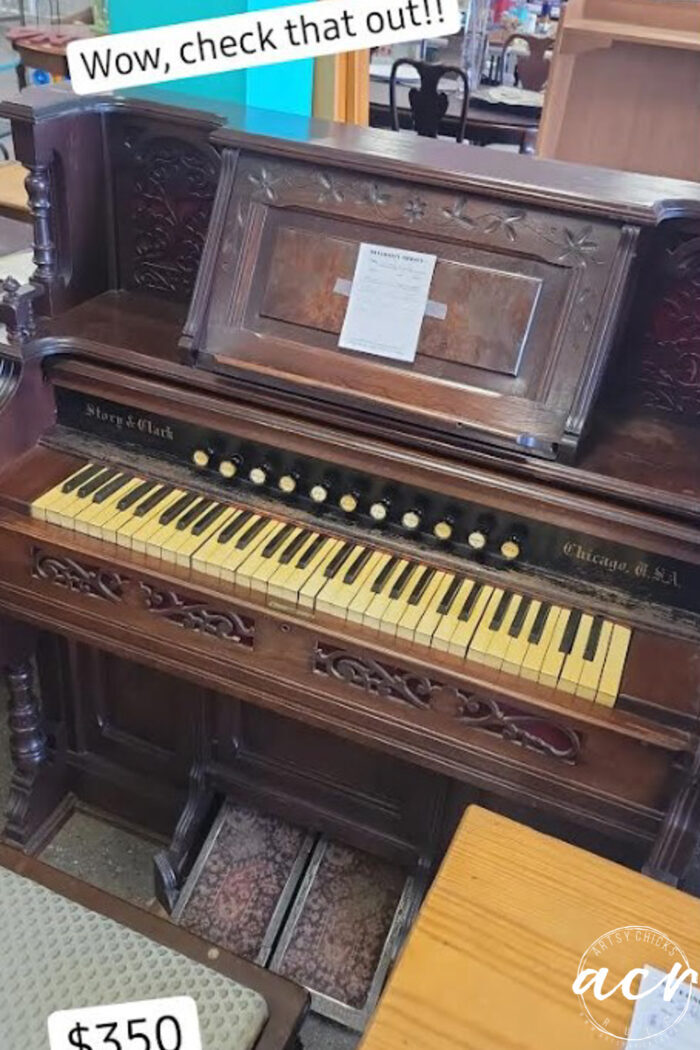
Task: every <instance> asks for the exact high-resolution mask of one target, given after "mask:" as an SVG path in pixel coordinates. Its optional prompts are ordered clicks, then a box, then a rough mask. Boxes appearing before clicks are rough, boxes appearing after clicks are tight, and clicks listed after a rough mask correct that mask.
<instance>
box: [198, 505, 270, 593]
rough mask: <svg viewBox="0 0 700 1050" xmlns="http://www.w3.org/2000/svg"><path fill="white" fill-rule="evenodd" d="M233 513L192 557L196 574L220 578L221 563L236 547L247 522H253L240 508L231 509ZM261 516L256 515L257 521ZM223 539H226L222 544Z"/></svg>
mask: <svg viewBox="0 0 700 1050" xmlns="http://www.w3.org/2000/svg"><path fill="white" fill-rule="evenodd" d="M231 510H232V513H231V514H230V516H229V517H228V518H227V519H226V521H225V522H224V523H223V524H222V526H221V528H220V529H218V530H217V531H216V532H215V533H214V535H213V536H210V537H209V539H208V540H206V541H205V542H204V543H203V544H202V546H201V547H200V548H199V549H198V550H197V551H196V552H195V553H194V554H193V555H192V560H191V567H192V568H193V569H194V570H195V571H196V572H205V573H207V575H208V576H216V577H218V576H219V574H220V572H221V563H222V562H223V561H224V559H225V558H226V556H227V554H228V553H229V551H230V550H231V549H232V547H233V546H235V543H236V540H237V539H238V538H239V536H240V532H241V531H242V530H243V528H244V527H245V524H246V522H250V521H252V520H253V518H252V516H250V517H246V513H245V511H243V510H241V509H240V508H231ZM257 517H259V515H256V520H257ZM221 537H228V538H226V541H225V542H222V540H221Z"/></svg>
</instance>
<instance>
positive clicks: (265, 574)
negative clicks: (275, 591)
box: [250, 525, 303, 594]
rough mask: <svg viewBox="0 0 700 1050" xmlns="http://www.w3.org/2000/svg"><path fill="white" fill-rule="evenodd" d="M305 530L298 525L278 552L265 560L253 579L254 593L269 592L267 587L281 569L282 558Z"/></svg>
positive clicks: (251, 583)
mask: <svg viewBox="0 0 700 1050" xmlns="http://www.w3.org/2000/svg"><path fill="white" fill-rule="evenodd" d="M302 532H303V529H302V528H300V527H299V526H298V525H296V526H294V527H293V528H292V529H291V531H290V532H289V533H288V534H287V535H286V536H285V537H284V539H283V540H282V542H281V543H280V544H279V546H278V547H277V550H276V551H275V552H274V554H272V555H271V556H270V557H269V558H265V559H264V560H263V562H262V564H261V565H260V568H259V569H258V571H257V573H256V574H255V576H253V577H251V581H250V588H251V590H253V591H257V592H258V593H262V594H264V593H265V592H266V591H267V585H268V583H269V581H270V579H271V578H272V577H273V576H274V574H275V573H276V572H277V570H278V569H279V567H280V558H281V557H282V555H283V554H284V552H285V551H286V550H287V549H288V548H289V547H290V546H291V545H292V544H293V543H294V541H295V540H296V539H297V537H298V536H300V535H301V533H302Z"/></svg>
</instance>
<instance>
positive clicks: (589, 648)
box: [583, 616, 605, 660]
mask: <svg viewBox="0 0 700 1050" xmlns="http://www.w3.org/2000/svg"><path fill="white" fill-rule="evenodd" d="M604 622H605V621H604V619H603V617H602V616H594V617H593V623H592V624H591V632H590V634H589V635H588V641H587V642H586V648H585V649H584V650H583V659H584V660H595V658H596V653H597V652H598V645H599V643H600V632H601V631H602V629H603V623H604Z"/></svg>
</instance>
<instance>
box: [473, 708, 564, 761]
mask: <svg viewBox="0 0 700 1050" xmlns="http://www.w3.org/2000/svg"><path fill="white" fill-rule="evenodd" d="M455 692H456V695H457V697H458V699H459V710H458V714H457V718H458V719H459V721H460V722H463V723H464V724H465V725H469V726H473V727H474V728H478V729H484V730H486V731H487V732H489V733H496V734H498V735H499V736H501V737H502V738H503V739H504V740H509V741H510V742H511V743H513V744H521V745H522V746H523V747H525V748H527V749H528V750H530V751H537V752H539V753H540V754H542V755H549V757H550V758H558V759H560V760H561V761H562V762H571V763H575V762H576V761H577V760H578V757H579V755H580V753H581V738H580V736H579V734H578V733H576V732H575V731H574V730H573V729H569V728H568V726H563V725H560V724H558V723H557V722H550V721H548V720H547V719H544V718H540V717H538V716H537V715H531V714H528V713H526V712H524V711H520V710H518V708H516V707H512V706H511V705H510V704H502V703H500V701H498V700H495V699H494V698H493V697H490V696H476V695H475V694H474V693H464V692H462V690H456V691H455Z"/></svg>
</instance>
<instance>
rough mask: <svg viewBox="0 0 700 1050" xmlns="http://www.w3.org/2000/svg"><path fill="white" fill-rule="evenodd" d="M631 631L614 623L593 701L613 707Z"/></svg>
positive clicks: (618, 690) (618, 689)
mask: <svg viewBox="0 0 700 1050" xmlns="http://www.w3.org/2000/svg"><path fill="white" fill-rule="evenodd" d="M631 638H632V632H631V631H630V629H629V628H628V627H623V626H622V625H621V624H619V623H616V624H615V625H614V626H613V629H612V636H611V638H610V644H609V646H608V653H607V656H606V658H605V663H604V665H603V671H602V673H601V676H600V681H599V683H598V689H597V691H596V696H595V702H596V703H597V704H602V705H603V706H604V707H614V706H615V703H616V701H617V697H618V693H619V692H620V683H621V682H622V674H623V671H624V669H625V660H626V659H627V651H628V649H629V644H630V640H631Z"/></svg>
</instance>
